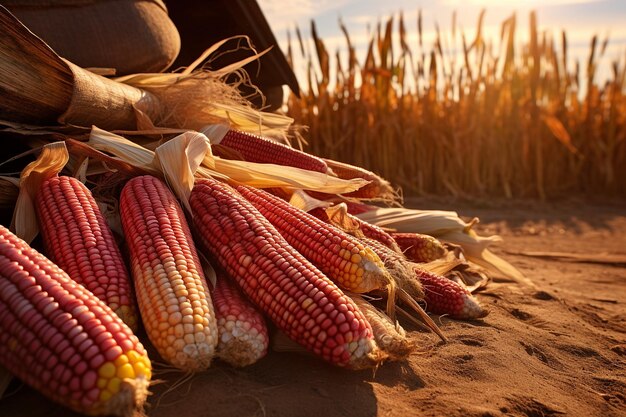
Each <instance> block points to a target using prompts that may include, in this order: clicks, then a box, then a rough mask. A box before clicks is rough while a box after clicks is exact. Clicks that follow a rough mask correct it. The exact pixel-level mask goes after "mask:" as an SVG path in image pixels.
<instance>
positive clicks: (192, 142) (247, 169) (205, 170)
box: [87, 127, 365, 204]
mask: <svg viewBox="0 0 626 417" xmlns="http://www.w3.org/2000/svg"><path fill="white" fill-rule="evenodd" d="M87 144H88V145H90V146H92V147H94V148H95V149H97V150H99V151H103V152H107V153H109V154H111V155H113V156H114V157H116V158H117V159H119V160H121V161H123V162H126V163H128V164H130V165H132V166H134V167H137V168H140V169H143V170H145V171H147V172H150V173H151V174H152V175H157V176H159V177H161V176H162V175H163V174H165V177H166V180H167V181H168V183H169V184H170V186H171V187H172V189H173V190H174V192H175V193H176V194H177V196H178V197H179V198H180V199H181V201H182V202H183V204H186V203H185V201H186V200H187V199H188V197H189V193H190V192H191V189H192V188H193V178H194V177H196V176H197V177H200V178H208V177H217V178H222V179H225V180H226V179H227V180H230V181H234V182H237V183H241V184H247V185H251V186H254V187H295V188H304V189H322V190H329V192H343V191H345V190H356V189H358V188H359V187H361V186H362V185H364V184H365V182H364V181H362V180H348V181H346V180H340V179H338V178H334V177H331V176H329V175H326V174H322V173H319V172H311V171H307V170H303V169H299V168H293V167H285V166H279V165H273V164H257V163H252V162H244V161H230V160H225V159H221V158H219V157H216V156H213V154H212V153H211V151H210V150H211V148H210V143H209V140H208V139H207V137H206V136H204V135H203V134H201V133H198V132H191V131H190V132H185V133H183V134H181V135H179V136H177V137H175V138H173V139H170V140H169V141H167V142H165V143H164V144H163V145H161V146H159V147H158V148H157V150H156V152H153V151H151V150H149V149H147V148H144V147H142V146H140V145H138V144H136V143H134V142H131V141H130V140H128V139H126V138H123V137H121V136H118V135H115V134H113V133H111V132H107V131H104V130H102V129H99V128H97V127H94V128H93V129H92V132H91V135H90V137H89V140H88V141H87Z"/></svg>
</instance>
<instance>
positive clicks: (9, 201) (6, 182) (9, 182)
mask: <svg viewBox="0 0 626 417" xmlns="http://www.w3.org/2000/svg"><path fill="white" fill-rule="evenodd" d="M19 187H20V180H19V179H17V178H13V177H6V176H0V207H13V206H14V205H15V202H16V201H17V196H18V194H19Z"/></svg>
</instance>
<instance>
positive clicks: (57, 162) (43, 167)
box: [11, 142, 69, 243]
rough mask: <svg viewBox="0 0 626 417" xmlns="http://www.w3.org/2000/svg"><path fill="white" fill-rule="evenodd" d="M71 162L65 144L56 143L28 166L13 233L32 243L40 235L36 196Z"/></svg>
mask: <svg viewBox="0 0 626 417" xmlns="http://www.w3.org/2000/svg"><path fill="white" fill-rule="evenodd" d="M68 161H69V153H68V152H67V148H66V147H65V142H54V143H50V144H48V145H45V146H44V147H43V148H42V149H41V153H40V154H39V157H38V158H37V159H36V160H35V161H33V162H31V163H30V164H28V166H26V168H24V170H23V171H22V174H21V176H20V191H19V195H18V197H17V203H16V204H15V210H14V212H13V220H12V221H11V231H12V232H13V233H15V234H16V235H17V236H18V237H20V238H21V239H23V240H24V241H26V242H27V243H31V242H32V241H33V239H35V237H36V236H37V234H38V233H39V226H38V224H37V214H36V212H35V196H36V195H37V192H38V191H39V188H40V187H41V184H42V183H43V182H44V181H46V180H47V179H48V178H51V177H54V176H55V175H58V174H59V173H60V172H61V170H62V169H63V168H64V167H65V164H66V163H67V162H68Z"/></svg>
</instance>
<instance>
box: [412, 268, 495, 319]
mask: <svg viewBox="0 0 626 417" xmlns="http://www.w3.org/2000/svg"><path fill="white" fill-rule="evenodd" d="M414 270H415V274H416V275H417V277H418V278H419V280H420V281H421V283H422V286H423V287H424V292H425V295H424V301H425V302H426V310H427V311H430V312H431V313H435V314H446V315H449V316H450V317H452V318H455V319H461V320H471V319H477V318H481V317H485V316H486V315H487V314H488V312H487V311H486V310H485V309H483V307H482V306H481V305H480V303H479V302H478V300H477V299H476V298H475V297H474V296H473V295H472V294H471V293H470V292H469V291H468V290H467V289H466V288H464V287H462V286H461V285H459V284H457V283H456V282H454V281H451V280H449V279H447V278H444V277H442V276H441V275H437V274H434V273H432V272H429V271H426V270H425V269H422V268H420V267H419V266H414Z"/></svg>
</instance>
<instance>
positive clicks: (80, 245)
mask: <svg viewBox="0 0 626 417" xmlns="http://www.w3.org/2000/svg"><path fill="white" fill-rule="evenodd" d="M36 208H37V214H38V218H39V226H40V229H41V235H42V237H43V243H44V247H45V250H46V254H47V255H48V256H49V257H50V259H51V260H52V261H53V262H54V263H56V264H57V265H58V266H59V267H60V268H61V269H62V270H64V271H65V272H67V274H68V275H69V276H70V277H71V278H72V279H73V280H75V281H76V282H78V283H79V284H81V285H83V286H84V287H85V288H87V289H88V290H89V291H91V292H92V293H94V295H96V296H97V297H98V298H100V299H101V300H102V301H104V302H105V303H106V304H107V305H108V306H109V307H111V310H113V311H114V312H115V313H116V314H117V315H118V316H120V318H121V319H122V320H123V321H124V322H125V323H126V324H127V325H128V326H129V327H130V328H131V329H133V330H136V329H137V324H138V323H137V313H136V310H135V306H134V300H133V295H132V291H131V284H130V278H129V276H128V271H127V270H126V266H125V265H124V260H123V259H122V255H121V253H120V251H119V248H118V247H117V243H116V242H115V238H114V237H113V233H112V232H111V229H110V228H109V226H108V225H107V222H106V220H105V218H104V216H103V215H102V213H101V212H100V208H99V207H98V205H97V203H96V200H95V199H94V198H93V196H92V195H91V192H90V191H89V190H88V189H87V187H85V185H84V184H83V183H81V182H80V181H79V180H78V179H76V178H73V177H65V176H61V177H53V178H50V179H48V180H46V181H44V182H43V183H42V185H41V187H40V189H39V192H38V193H37V197H36Z"/></svg>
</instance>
